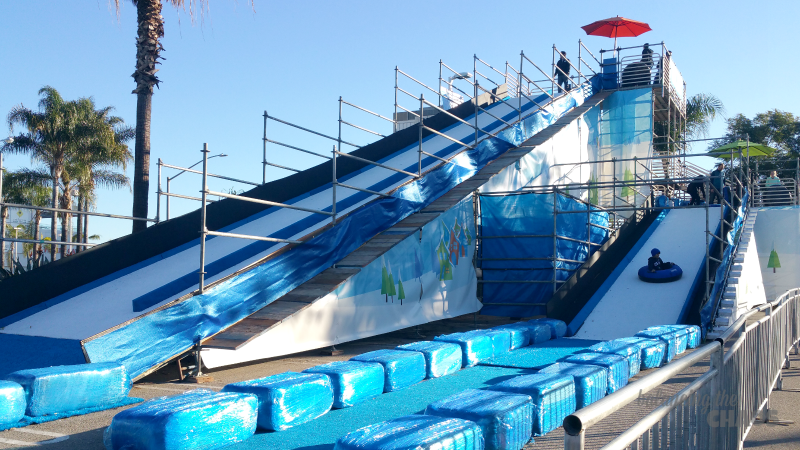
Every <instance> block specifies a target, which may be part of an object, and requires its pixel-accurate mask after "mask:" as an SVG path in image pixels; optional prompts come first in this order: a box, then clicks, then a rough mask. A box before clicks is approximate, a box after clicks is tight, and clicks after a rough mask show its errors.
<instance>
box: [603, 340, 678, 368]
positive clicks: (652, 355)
mask: <svg viewBox="0 0 800 450" xmlns="http://www.w3.org/2000/svg"><path fill="white" fill-rule="evenodd" d="M612 342H620V343H623V344H630V345H635V346H637V347H639V359H640V360H641V361H642V365H641V366H640V367H641V369H642V370H646V369H654V368H656V367H660V366H661V365H662V364H664V355H665V354H666V353H667V343H666V342H664V341H662V340H659V339H648V338H643V337H627V338H619V339H614V340H613V341H612Z"/></svg>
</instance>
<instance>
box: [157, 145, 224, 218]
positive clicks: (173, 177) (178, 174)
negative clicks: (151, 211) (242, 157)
mask: <svg viewBox="0 0 800 450" xmlns="http://www.w3.org/2000/svg"><path fill="white" fill-rule="evenodd" d="M226 156H228V155H226V154H225V153H220V154H218V155H214V156H209V157H208V159H211V158H216V157H220V158H224V157H226ZM202 162H203V160H202V159H201V160H200V161H197V162H196V163H194V164H192V165H191V166H189V167H187V169H191V168H192V167H194V166H196V165H198V164H200V163H202ZM184 172H186V171H185V170H181V171H180V172H178V173H177V174H175V175H174V176H172V177H167V220H169V197H170V195H169V182H170V181H172V180H174V179H175V178H178V177H179V176H180V175H181V174H182V173H184Z"/></svg>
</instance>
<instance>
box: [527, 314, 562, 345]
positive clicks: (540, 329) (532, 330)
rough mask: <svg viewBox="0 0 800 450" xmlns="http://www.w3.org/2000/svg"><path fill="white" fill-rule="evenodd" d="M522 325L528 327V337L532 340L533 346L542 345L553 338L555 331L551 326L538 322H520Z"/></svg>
mask: <svg viewBox="0 0 800 450" xmlns="http://www.w3.org/2000/svg"><path fill="white" fill-rule="evenodd" d="M519 324H520V325H523V326H525V327H528V335H530V338H531V342H530V344H531V345H534V344H541V343H542V342H547V341H549V340H551V339H554V338H553V330H552V328H551V327H550V325H548V324H546V323H540V322H536V321H532V320H531V321H528V322H519Z"/></svg>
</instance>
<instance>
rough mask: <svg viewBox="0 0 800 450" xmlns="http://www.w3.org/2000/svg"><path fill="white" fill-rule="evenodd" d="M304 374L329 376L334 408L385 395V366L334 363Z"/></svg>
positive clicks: (366, 363) (348, 362) (353, 362)
mask: <svg viewBox="0 0 800 450" xmlns="http://www.w3.org/2000/svg"><path fill="white" fill-rule="evenodd" d="M303 373H318V374H323V375H327V376H328V378H330V380H331V388H332V389H333V407H334V408H347V407H349V406H353V405H355V404H358V403H361V402H363V401H365V400H369V399H371V398H374V397H377V396H379V395H381V394H382V393H383V366H382V365H380V364H378V363H368V362H361V361H334V362H332V363H328V364H322V365H319V366H314V367H311V368H308V369H306V370H304V371H303Z"/></svg>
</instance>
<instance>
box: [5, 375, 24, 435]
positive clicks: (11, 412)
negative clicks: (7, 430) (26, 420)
mask: <svg viewBox="0 0 800 450" xmlns="http://www.w3.org/2000/svg"><path fill="white" fill-rule="evenodd" d="M26 405H27V404H26V403H25V389H23V388H22V386H21V385H20V384H19V383H15V382H13V381H2V380H0V427H2V426H3V425H8V424H12V423H17V422H19V421H20V420H22V416H24V415H25V406H26Z"/></svg>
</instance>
